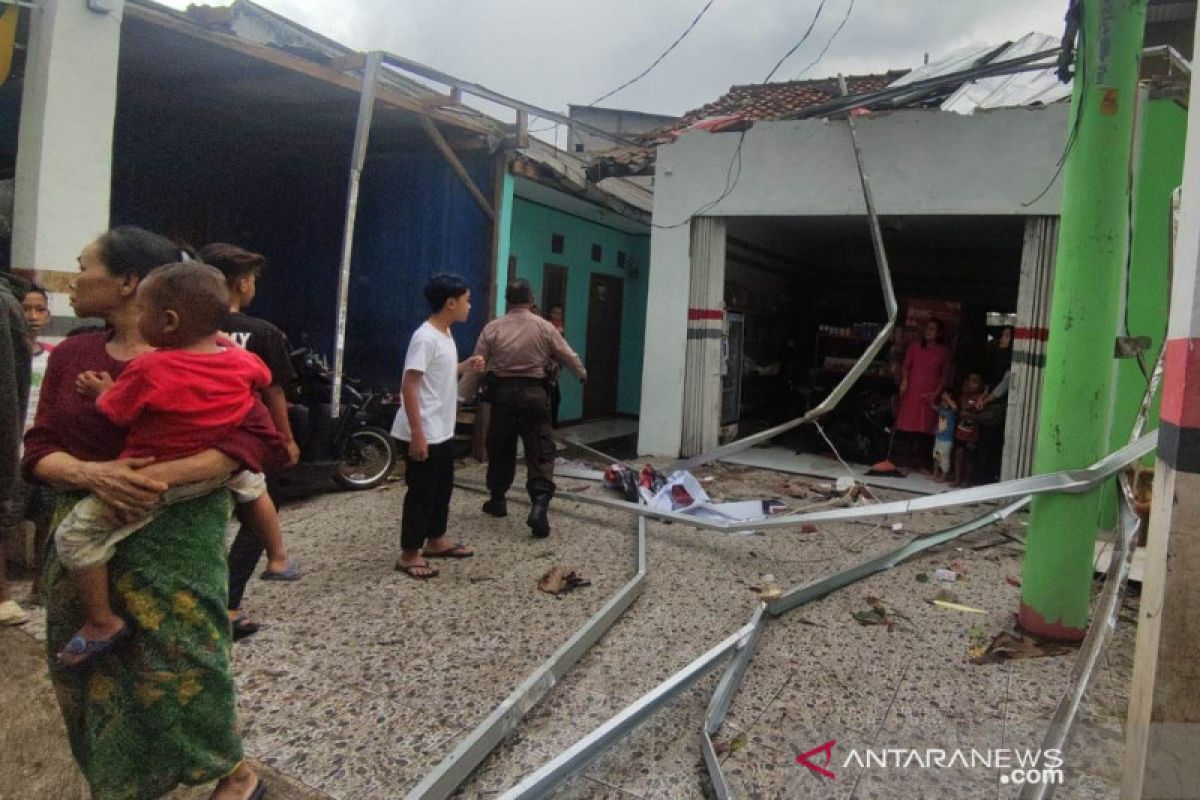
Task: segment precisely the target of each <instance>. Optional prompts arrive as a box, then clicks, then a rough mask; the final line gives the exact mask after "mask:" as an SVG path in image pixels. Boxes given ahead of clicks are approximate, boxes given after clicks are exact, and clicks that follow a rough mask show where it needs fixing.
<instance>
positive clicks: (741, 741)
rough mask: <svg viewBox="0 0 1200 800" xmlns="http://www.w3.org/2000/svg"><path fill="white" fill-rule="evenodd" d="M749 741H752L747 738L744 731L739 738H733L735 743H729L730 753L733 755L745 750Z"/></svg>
mask: <svg viewBox="0 0 1200 800" xmlns="http://www.w3.org/2000/svg"><path fill="white" fill-rule="evenodd" d="M749 741H750V739H749V737H748V736H746V732H745V731H742V732H741V733H739V734H738V735H737V736H735V737H733V741H731V742H730V743H729V753H730V754H731V755H732V754H733V753H737V752H739V751H741V750H745V749H746V745H747V744H748V743H749Z"/></svg>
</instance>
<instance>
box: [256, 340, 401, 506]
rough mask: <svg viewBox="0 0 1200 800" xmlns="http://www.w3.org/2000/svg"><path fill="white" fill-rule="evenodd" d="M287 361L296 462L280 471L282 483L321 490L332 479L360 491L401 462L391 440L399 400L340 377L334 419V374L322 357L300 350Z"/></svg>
mask: <svg viewBox="0 0 1200 800" xmlns="http://www.w3.org/2000/svg"><path fill="white" fill-rule="evenodd" d="M291 359H292V365H293V366H294V367H295V369H296V375H297V376H298V380H297V383H296V385H295V386H294V387H293V389H292V395H291V397H290V398H289V400H290V401H291V402H290V403H289V414H288V415H289V418H290V421H291V423H292V433H293V435H294V436H295V438H296V444H297V445H299V447H300V463H298V464H297V465H296V466H294V467H292V468H291V469H287V470H284V471H283V472H282V473H280V475H279V478H278V480H279V483H280V485H281V486H282V487H284V488H285V489H288V488H290V489H292V490H293V491H295V490H297V489H303V488H309V489H315V490H317V491H320V487H321V485H322V484H325V485H328V482H329V480H330V479H332V480H333V481H335V482H336V483H337V484H338V485H340V486H342V487H343V488H345V489H350V490H353V491H362V490H365V489H373V488H375V487H376V486H379V485H381V484H382V483H384V482H385V481H386V480H387V477H388V475H390V474H391V472H392V469H393V468H395V466H396V461H397V460H398V459H399V450H398V447H397V444H396V441H395V440H394V439H393V438H392V436H391V427H392V420H393V418H394V417H395V416H396V412H397V410H398V409H399V407H400V399H399V397H398V396H396V395H394V394H391V393H389V392H376V391H371V390H367V389H363V388H362V384H361V382H360V381H357V380H354V379H353V378H349V377H343V379H342V392H341V394H342V398H341V399H342V405H341V410H340V413H339V414H338V418H337V419H333V418H332V417H331V416H330V408H331V405H330V403H331V398H332V396H333V372H332V371H331V370H330V369H329V365H328V363H327V362H326V361H325V358H324V357H323V356H321V355H319V354H317V353H314V352H313V351H312V350H310V349H308V348H301V349H299V350H295V351H293V352H292V353H291Z"/></svg>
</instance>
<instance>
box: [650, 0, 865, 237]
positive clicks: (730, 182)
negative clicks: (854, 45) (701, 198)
mask: <svg viewBox="0 0 1200 800" xmlns="http://www.w3.org/2000/svg"><path fill="white" fill-rule="evenodd" d="M825 2H826V0H821V4H820V5H819V6H817V11H816V13H815V14H813V18H812V21H811V22H810V23H809V24H808V28H807V29H806V30H805V31H804V35H803V36H801V37H800V40H799V41H798V42H796V44H794V45H792V46H791V48H789V49H788V51H787V52H786V53H784V55H783V58H781V59H779V60H778V61H777V62H775V66H774V67H772V68H771V71H770V72H768V73H767V77H766V78H765V79H764V80H763V81H762V83H767V82H768V81H770V79H771V78H772V76H774V75H775V73H776V71H778V70H779V67H780V66H782V64H783V62H785V61H787V59H788V57H789V56H791V55H792V53H795V52H796V50H798V49H799V48H800V46H801V45H803V44H804V43H805V42H806V41H807V40H808V37H809V36H811V35H812V32H813V28H814V27H816V24H817V19H818V18H819V17H820V16H821V11H822V10H823V9H824V8H825ZM853 9H854V0H850V4H849V6H848V7H847V8H846V15H845V16H844V17H843V18H842V21H841V24H839V25H838V27H837V29H836V30H834V32H833V35H831V36H830V37H829V41H827V42H826V43H825V47H824V48H822V49H821V52H820V54H819V55H818V56H817V57H816V59H814V60H813V61H812V63H810V64H808V65H807V66H806V67H805V68H804V69H805V70H806V71H807V70H809V69H811V68H812V67H814V66H815V65H816V64H817V62H818V61H820V60H821V58H822V57H823V56H824V55H825V53H826V52H827V51H828V50H829V46H830V45H831V44H833V41H834V40H835V39H837V37H838V34H840V33H841V31H842V28H844V27H846V21H847V20H848V19H850V12H851V11H852V10H853ZM745 143H746V131H745V130H742V131H740V132H739V134H738V141H737V146H736V147H735V148H734V150H733V155H732V156H731V157H730V159H729V166H728V167H727V168H726V169H725V189H724V191H722V192H721V194H720V195H719V196H718V197H716V198H715V199H713V200H710V201H709V202H707V203H705V204H704V205H702V206H700V207H699V208H697V209H696V210H695V211H693V212H692V213H691V214H689V215H688V216H687V217H685V218H684V219H682V220H680V221H679V222H676V223H673V224H670V225H659V224H655V223H651V225H650V227H652V228H657V229H659V230H670V229H672V228H681V227H683V226H684V225H688V224H690V223H691V221H692V217H698V216H703V215H704V214H706V213H707V212H709V211H711V210H712V209H714V208H716V207H717V205H718V204H720V202H721V201H722V200H724V199H725V198H726V197H729V195H731V194H733V192H734V190H735V189H736V188H737V185H738V182H739V181H740V180H741V178H742V147H743V146H744V145H745ZM735 166H736V170H735Z"/></svg>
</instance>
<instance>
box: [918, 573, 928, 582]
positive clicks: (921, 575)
mask: <svg viewBox="0 0 1200 800" xmlns="http://www.w3.org/2000/svg"><path fill="white" fill-rule="evenodd" d="M917 583H929V573H928V572H918V573H917Z"/></svg>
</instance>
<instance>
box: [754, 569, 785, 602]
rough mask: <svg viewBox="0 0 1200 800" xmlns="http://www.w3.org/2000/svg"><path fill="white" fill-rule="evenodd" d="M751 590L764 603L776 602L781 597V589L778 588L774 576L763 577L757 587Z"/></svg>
mask: <svg viewBox="0 0 1200 800" xmlns="http://www.w3.org/2000/svg"><path fill="white" fill-rule="evenodd" d="M753 588H754V591H756V592H758V596H759V597H761V598H762V599H763V600H764V601H770V600H778V599H779V598H780V597H781V596H782V595H783V589H781V588H779V584H778V583H777V582H776V581H775V576H774V575H763V576H762V580H760V581H759V583H758V586H755V587H753Z"/></svg>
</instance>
